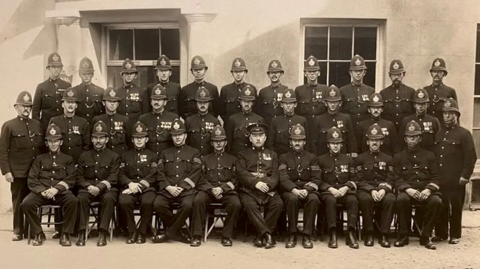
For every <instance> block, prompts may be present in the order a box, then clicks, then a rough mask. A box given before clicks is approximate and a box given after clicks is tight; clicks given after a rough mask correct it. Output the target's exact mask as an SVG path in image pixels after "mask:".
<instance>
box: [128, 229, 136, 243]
mask: <svg viewBox="0 0 480 269" xmlns="http://www.w3.org/2000/svg"><path fill="white" fill-rule="evenodd" d="M135 242H137V233H136V232H134V233H130V234H129V235H128V239H127V242H126V243H127V244H128V245H130V244H135Z"/></svg>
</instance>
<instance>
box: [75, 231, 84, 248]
mask: <svg viewBox="0 0 480 269" xmlns="http://www.w3.org/2000/svg"><path fill="white" fill-rule="evenodd" d="M75 245H76V246H77V247H84V246H85V230H83V231H79V232H78V239H77V243H76V244H75Z"/></svg>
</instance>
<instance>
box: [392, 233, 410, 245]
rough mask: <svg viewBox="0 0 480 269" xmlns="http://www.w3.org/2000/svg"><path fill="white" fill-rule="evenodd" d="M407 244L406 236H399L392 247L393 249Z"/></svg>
mask: <svg viewBox="0 0 480 269" xmlns="http://www.w3.org/2000/svg"><path fill="white" fill-rule="evenodd" d="M408 243H409V239H408V236H406V235H399V236H398V238H397V240H395V243H393V245H394V246H395V247H403V246H406V245H408Z"/></svg>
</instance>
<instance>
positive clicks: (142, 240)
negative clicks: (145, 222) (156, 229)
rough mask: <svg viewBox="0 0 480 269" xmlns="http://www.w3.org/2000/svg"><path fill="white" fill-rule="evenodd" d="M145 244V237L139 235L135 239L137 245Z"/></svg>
mask: <svg viewBox="0 0 480 269" xmlns="http://www.w3.org/2000/svg"><path fill="white" fill-rule="evenodd" d="M145 242H147V236H146V235H145V234H142V233H140V234H139V235H138V238H137V244H145Z"/></svg>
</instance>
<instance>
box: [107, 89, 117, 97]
mask: <svg viewBox="0 0 480 269" xmlns="http://www.w3.org/2000/svg"><path fill="white" fill-rule="evenodd" d="M108 95H110V96H111V97H115V95H117V93H115V91H114V90H113V89H112V90H111V91H110V92H109V93H108Z"/></svg>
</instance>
